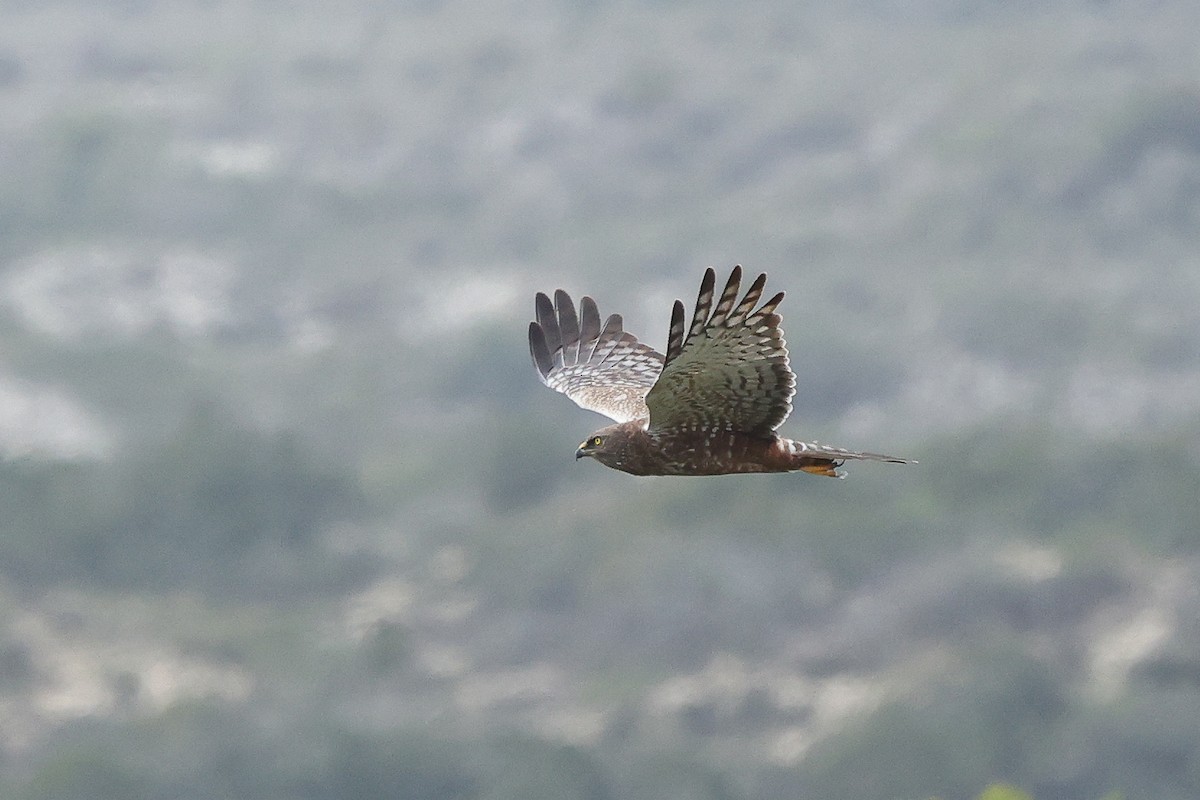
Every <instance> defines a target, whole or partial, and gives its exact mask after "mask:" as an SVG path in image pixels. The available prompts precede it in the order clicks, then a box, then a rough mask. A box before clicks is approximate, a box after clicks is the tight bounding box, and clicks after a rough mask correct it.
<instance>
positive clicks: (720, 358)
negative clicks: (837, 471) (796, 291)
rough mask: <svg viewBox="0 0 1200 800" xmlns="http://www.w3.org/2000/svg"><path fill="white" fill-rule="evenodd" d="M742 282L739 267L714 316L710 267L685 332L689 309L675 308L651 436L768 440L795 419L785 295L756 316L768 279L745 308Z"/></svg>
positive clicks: (653, 400)
mask: <svg viewBox="0 0 1200 800" xmlns="http://www.w3.org/2000/svg"><path fill="white" fill-rule="evenodd" d="M741 278H742V269H741V267H740V266H739V267H734V268H733V272H732V273H731V274H730V276H729V280H728V282H726V284H725V289H724V291H723V292H722V293H721V297H720V299H719V300H718V301H717V304H716V307H715V308H714V307H713V296H714V289H715V284H716V275H715V273H714V272H713V270H712V268H711V267H710V268H709V269H708V270H707V271H706V272H705V273H704V280H703V281H702V282H701V284H700V294H699V296H698V298H697V300H696V310H695V313H694V314H693V315H692V324H691V326H690V327H689V328H687V330H686V331H685V329H684V308H683V303H681V302H679V301H678V300H676V301H675V307H674V309H673V310H672V313H671V332H670V336H669V339H668V344H667V355H666V360H665V363H664V366H663V369H662V374H661V375H659V377H658V380H657V382H655V384H654V386H653V387H652V388H651V389H650V391H649V393H647V395H646V405H647V406H648V407H649V409H650V429H651V430H679V429H686V430H713V429H719V430H732V431H741V432H743V433H750V434H756V435H762V436H766V435H768V434H770V433H771V432H772V431H774V430H775V429H776V428H778V427H779V426H780V425H781V424H783V421H784V420H785V419H787V416H788V414H789V413H791V410H792V396H793V395H794V394H795V393H796V376H795V375H794V374H793V373H792V369H791V367H790V366H789V365H788V352H787V344H786V343H785V342H784V339H783V330H782V329H781V328H780V327H779V324H780V316H779V315H778V314H776V313H775V309H776V307H777V306H778V305H779V303H780V302H781V301H782V300H783V292H780V293H779V294H777V295H775V296H774V297H772V298H771V299H770V300H768V301H766V302H765V303H763V304H762V305H761V306H759V307H758V308H757V310H756V309H755V306H757V305H758V302H759V300H760V299H761V298H762V293H763V287H764V286H765V285H766V282H767V276H766V274H762V275H759V276H758V278H756V279H755V280H754V282H753V283H752V284H751V285H750V288H749V289H747V290H746V294H745V296H744V297H743V298H742V301H741V302H740V303H739V302H737V299H738V293H739V290H740V284H741Z"/></svg>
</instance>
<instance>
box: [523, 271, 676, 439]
mask: <svg viewBox="0 0 1200 800" xmlns="http://www.w3.org/2000/svg"><path fill="white" fill-rule="evenodd" d="M535 301H536V302H535V306H536V311H537V321H536V322H531V323H529V353H530V355H532V356H533V364H534V366H536V367H537V370H538V375H540V376H541V378H542V383H544V384H546V385H547V386H549V387H550V388H551V389H554V390H555V391H557V392H562V393H563V394H565V395H566V396H567V397H569V398H571V399H572V400H574V401H575V402H576V403H577V404H578V405H579V406H580V407H582V408H586V409H588V410H589V411H597V412H599V413H601V414H603V415H605V416H606V417H609V418H611V419H613V420H616V421H617V422H629V421H630V420H635V419H645V418H646V416H647V414H648V412H647V410H646V401H645V397H646V392H648V391H649V390H650V387H651V386H653V385H654V382H655V381H656V380H657V379H658V375H659V373H660V372H662V366H663V355H662V353H659V352H657V351H655V350H654V349H653V348H651V347H648V346H646V345H644V344H642V343H641V342H639V341H638V340H637V337H635V336H634V335H633V334H631V333H628V332H626V331H625V330H624V329H623V328H622V327H621V326H622V321H621V315H620V314H613V315H612V316H610V317H609V318H608V319H607V320H606V321H605V322H604V324H603V325H601V324H600V312H599V310H598V309H597V308H596V302H595V301H594V300H592V298H590V297H584V298H583V299H582V300H580V301H579V314H578V315H576V313H575V304H574V303H572V302H571V298H570V296H569V295H568V294H567V293H566V292H564V291H563V290H562V289H559V290H558V291H556V292H555V293H554V302H553V303H551V302H550V298H549V297H547V296H546V295H544V294H542V293H541V292H538V294H537V297H536V298H535Z"/></svg>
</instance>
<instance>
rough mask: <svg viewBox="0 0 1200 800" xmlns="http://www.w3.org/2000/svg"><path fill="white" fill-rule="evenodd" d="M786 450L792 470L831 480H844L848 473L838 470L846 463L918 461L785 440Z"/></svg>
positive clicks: (913, 462)
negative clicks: (852, 461) (851, 461)
mask: <svg viewBox="0 0 1200 800" xmlns="http://www.w3.org/2000/svg"><path fill="white" fill-rule="evenodd" d="M782 444H783V447H784V449H785V450H786V451H787V452H788V454H789V455H791V457H792V461H791V466H792V469H797V470H802V471H804V472H807V473H810V474H812V475H827V476H829V477H830V478H844V477H846V473H845V472H843V471H842V470H840V469H838V467H840V466H842V464H844V463H845V462H846V461H850V460H857V461H886V462H889V463H892V464H916V463H917V461H916V459H912V458H900V457H899V456H885V455H882V454H880V453H860V452H858V451H856V450H844V449H842V448H840V447H830V446H829V445H827V444H818V443H817V442H797V441H796V440H794V439H784V440H783V442H782Z"/></svg>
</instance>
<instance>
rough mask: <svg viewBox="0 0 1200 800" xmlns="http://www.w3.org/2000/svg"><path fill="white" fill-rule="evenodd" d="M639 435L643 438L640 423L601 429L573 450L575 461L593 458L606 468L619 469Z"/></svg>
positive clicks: (642, 426)
mask: <svg viewBox="0 0 1200 800" xmlns="http://www.w3.org/2000/svg"><path fill="white" fill-rule="evenodd" d="M639 435H641V436H645V429H644V424H643V423H640V422H623V423H621V424H619V425H609V426H608V427H607V428H601V429H600V430H598V431H596V432H595V433H593V434H592V435H591V436H589V437H587V438H586V439H584V440H583V442H582V443H580V445H579V447H578V448H576V450H575V460H577V461H578V460H579V459H581V458H584V457H587V458H594V459H596V460H597V461H599V462H600V463H601V464H604V465H605V466H607V467H614V468H616V469H621V467H622V465H623V464H624V462H625V460H626V458H628V457H629V456H630V455H631V453H632V448H633V447H635V446H636V442H635V441H634V440H635V439H636V438H637V437H638V436H639Z"/></svg>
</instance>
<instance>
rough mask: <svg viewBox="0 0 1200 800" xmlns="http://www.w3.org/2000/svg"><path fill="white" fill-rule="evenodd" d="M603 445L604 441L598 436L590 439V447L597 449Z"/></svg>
mask: <svg viewBox="0 0 1200 800" xmlns="http://www.w3.org/2000/svg"><path fill="white" fill-rule="evenodd" d="M603 443H604V440H603V439H601V438H600V437H599V436H593V437H592V447H599V446H600V445H602V444H603Z"/></svg>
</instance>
